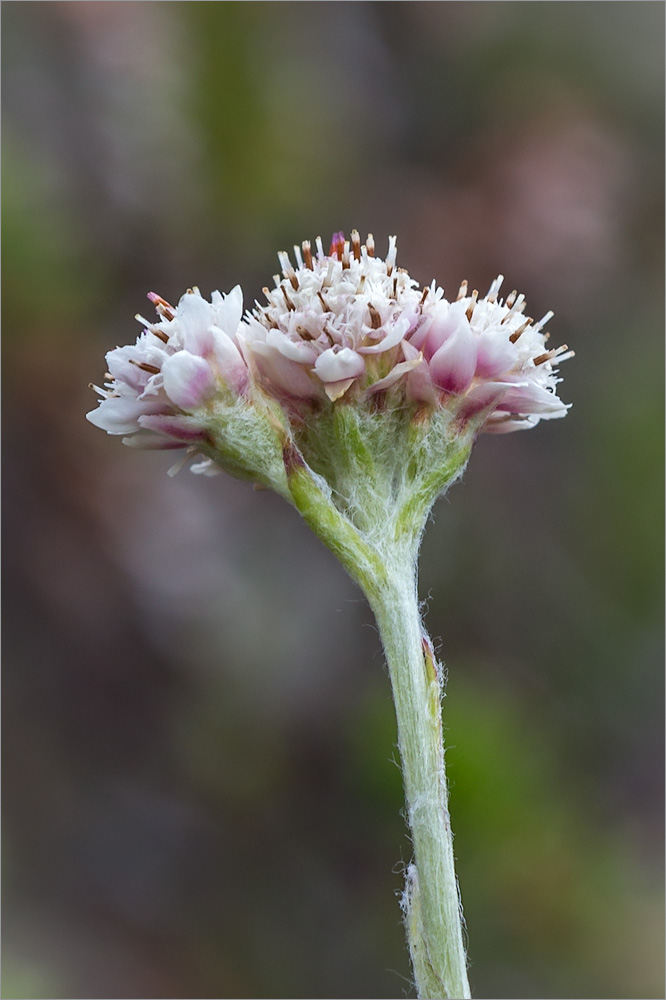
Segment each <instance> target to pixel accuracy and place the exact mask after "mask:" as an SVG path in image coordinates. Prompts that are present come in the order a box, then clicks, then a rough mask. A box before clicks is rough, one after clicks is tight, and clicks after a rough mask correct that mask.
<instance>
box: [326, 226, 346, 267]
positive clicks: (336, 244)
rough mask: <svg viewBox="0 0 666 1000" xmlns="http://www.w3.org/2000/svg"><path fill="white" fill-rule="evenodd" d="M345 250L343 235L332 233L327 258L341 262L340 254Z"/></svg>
mask: <svg viewBox="0 0 666 1000" xmlns="http://www.w3.org/2000/svg"><path fill="white" fill-rule="evenodd" d="M344 249H345V234H344V233H342V232H340V233H333V239H332V240H331V249H330V251H329V254H328V255H329V257H337V258H338V260H342V254H343V252H344Z"/></svg>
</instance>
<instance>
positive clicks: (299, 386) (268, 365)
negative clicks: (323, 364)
mask: <svg viewBox="0 0 666 1000" xmlns="http://www.w3.org/2000/svg"><path fill="white" fill-rule="evenodd" d="M241 349H242V350H243V353H244V354H245V353H246V352H247V354H246V356H247V357H248V358H251V359H252V360H253V361H254V363H255V364H256V367H257V369H258V371H259V374H260V376H262V377H263V378H264V379H265V380H267V381H268V382H269V383H270V384H271V385H272V386H273V387H274V388H275V389H277V391H278V392H282V393H284V394H285V395H287V396H295V397H296V398H298V399H321V398H322V394H321V392H320V390H319V388H318V386H317V384H316V382H315V380H314V379H311V378H310V376H309V375H308V373H307V372H306V371H305V369H304V368H303V367H302V365H299V364H298V362H297V361H289V360H288V359H287V358H285V357H284V355H282V354H280V352H279V351H276V350H275V348H273V347H270V346H269V345H268V344H265V343H262V341H261V340H254V341H249V340H248V342H247V343H244V344H243V345H241Z"/></svg>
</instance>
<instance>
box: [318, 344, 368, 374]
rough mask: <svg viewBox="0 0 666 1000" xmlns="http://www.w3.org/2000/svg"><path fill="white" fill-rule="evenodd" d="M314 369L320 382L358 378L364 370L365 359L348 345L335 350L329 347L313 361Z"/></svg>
mask: <svg viewBox="0 0 666 1000" xmlns="http://www.w3.org/2000/svg"><path fill="white" fill-rule="evenodd" d="M314 370H315V372H316V374H317V375H318V376H319V378H320V379H321V380H322V382H339V381H340V380H341V379H348V378H351V379H354V378H358V376H359V375H362V374H363V372H364V371H365V361H364V360H363V358H362V357H361V356H360V354H357V353H356V351H352V350H351V349H350V348H349V347H343V348H342V350H340V351H335V350H334V349H333V348H332V347H329V349H328V350H327V351H324V352H323V354H320V355H319V357H318V358H317V360H316V361H315V365H314Z"/></svg>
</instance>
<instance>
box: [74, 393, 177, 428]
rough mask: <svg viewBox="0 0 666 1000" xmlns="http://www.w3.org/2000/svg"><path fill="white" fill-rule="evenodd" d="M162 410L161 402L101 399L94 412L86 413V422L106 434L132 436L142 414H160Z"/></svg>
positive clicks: (130, 397)
mask: <svg viewBox="0 0 666 1000" xmlns="http://www.w3.org/2000/svg"><path fill="white" fill-rule="evenodd" d="M163 410H164V403H163V402H161V403H160V402H156V403H148V402H142V401H140V400H138V399H137V398H136V397H135V396H111V397H110V398H109V399H103V400H102V402H101V403H100V404H99V406H98V407H97V409H96V410H91V411H90V413H86V420H89V421H90V423H91V424H94V425H95V427H99V428H101V430H103V431H106V432H107V434H133V433H134V431H136V430H138V421H139V418H140V417H141V416H142V414H145V413H160V412H162V411H163Z"/></svg>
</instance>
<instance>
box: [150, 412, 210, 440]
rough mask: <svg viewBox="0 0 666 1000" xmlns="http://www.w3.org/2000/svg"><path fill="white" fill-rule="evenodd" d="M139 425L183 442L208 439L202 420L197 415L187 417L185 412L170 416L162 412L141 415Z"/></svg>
mask: <svg viewBox="0 0 666 1000" xmlns="http://www.w3.org/2000/svg"><path fill="white" fill-rule="evenodd" d="M139 426H140V427H142V428H143V430H146V431H154V432H155V434H163V435H164V436H165V437H168V438H173V439H174V440H175V441H180V442H182V443H183V444H195V443H196V442H199V441H204V440H205V439H206V431H205V430H204V428H203V427H202V426H201V422H200V421H199V420H197V419H196V417H187V416H184V415H183V414H177V415H176V416H168V415H165V414H161V413H160V414H155V415H154V416H143V417H139Z"/></svg>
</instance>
